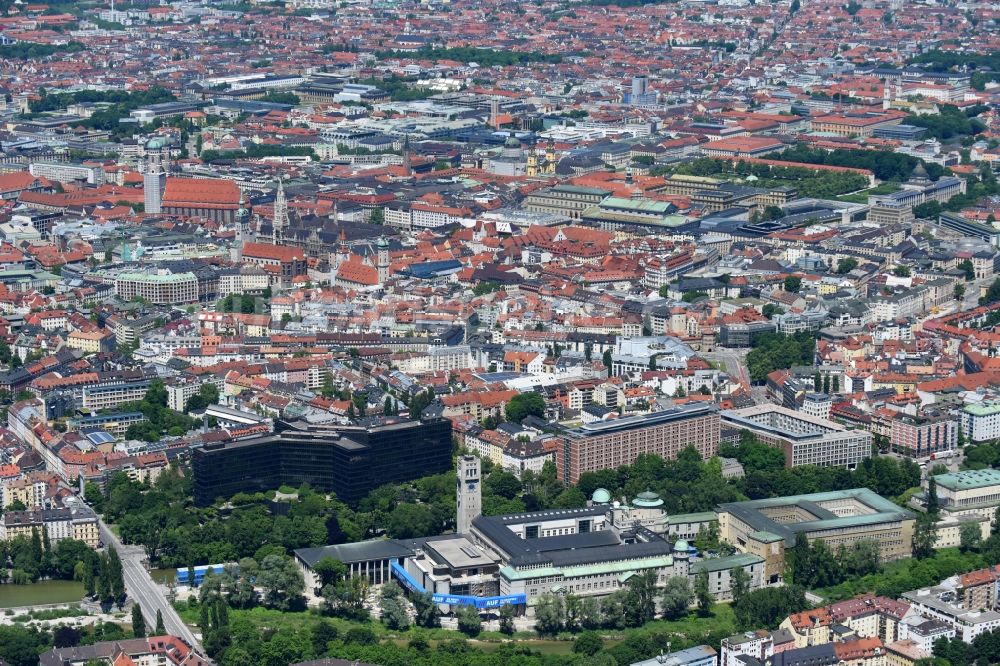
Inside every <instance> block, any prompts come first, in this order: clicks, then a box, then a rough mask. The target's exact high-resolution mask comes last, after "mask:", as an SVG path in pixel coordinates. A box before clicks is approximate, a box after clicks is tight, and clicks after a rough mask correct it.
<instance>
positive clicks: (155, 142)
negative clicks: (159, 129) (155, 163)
mask: <svg viewBox="0 0 1000 666" xmlns="http://www.w3.org/2000/svg"><path fill="white" fill-rule="evenodd" d="M165 145H167V140H166V139H164V138H163V137H159V136H155V137H153V138H152V139H150V140H149V141H147V142H146V150H160V149H161V148H163V147H164V146H165Z"/></svg>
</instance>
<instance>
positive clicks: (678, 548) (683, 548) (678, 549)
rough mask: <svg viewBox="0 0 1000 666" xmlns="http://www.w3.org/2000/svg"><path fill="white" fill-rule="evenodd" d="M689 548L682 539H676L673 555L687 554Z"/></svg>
mask: <svg viewBox="0 0 1000 666" xmlns="http://www.w3.org/2000/svg"><path fill="white" fill-rule="evenodd" d="M688 549H689V546H688V542H687V541H685V540H684V539H678V540H677V541H675V542H674V552H675V553H686V552H688Z"/></svg>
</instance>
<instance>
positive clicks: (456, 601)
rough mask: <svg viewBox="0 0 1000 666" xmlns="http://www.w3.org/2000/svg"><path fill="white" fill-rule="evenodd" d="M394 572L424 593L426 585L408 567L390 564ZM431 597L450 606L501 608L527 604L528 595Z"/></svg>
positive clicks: (403, 583)
mask: <svg viewBox="0 0 1000 666" xmlns="http://www.w3.org/2000/svg"><path fill="white" fill-rule="evenodd" d="M389 566H390V568H391V569H392V573H393V574H394V575H395V576H396V578H397V580H399V582H400V584H401V585H402V586H403V587H405V588H406V589H408V590H410V591H411V592H417V593H423V592H424V591H425V590H424V587H423V585H421V584H420V583H418V582H417V580H416V579H415V578H414V577H413V576H411V575H410V572H408V571H407V570H406V569H404V568H403V567H402V565H400V564H399V563H398V562H392V563H391V564H390V565H389ZM431 598H432V599H433V600H434V603H436V604H446V605H448V606H475V607H476V608H500V607H501V606H517V605H519V604H527V603H528V597H527V595H525V594H508V595H505V596H501V597H470V596H467V595H464V594H433V595H431Z"/></svg>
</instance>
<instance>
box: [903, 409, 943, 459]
mask: <svg viewBox="0 0 1000 666" xmlns="http://www.w3.org/2000/svg"><path fill="white" fill-rule="evenodd" d="M890 425H891V426H892V432H891V434H890V435H889V441H890V446H891V448H892V452H893V453H898V454H900V455H904V456H907V457H909V458H927V457H929V456H930V455H931V454H932V453H938V452H941V451H954V450H955V449H957V448H958V421H957V420H956V419H954V418H952V417H951V416H948V415H945V414H936V415H933V416H932V415H925V416H920V415H917V416H911V415H910V414H904V413H902V412H900V413H897V414H896V415H894V416H893V417H892V419H891V420H890Z"/></svg>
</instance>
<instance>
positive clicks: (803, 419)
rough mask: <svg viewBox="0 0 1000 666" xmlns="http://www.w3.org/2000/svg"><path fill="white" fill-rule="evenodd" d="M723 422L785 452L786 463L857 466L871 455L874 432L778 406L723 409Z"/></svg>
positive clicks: (849, 467) (791, 464)
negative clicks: (854, 428) (746, 431)
mask: <svg viewBox="0 0 1000 666" xmlns="http://www.w3.org/2000/svg"><path fill="white" fill-rule="evenodd" d="M722 422H723V423H724V424H725V425H727V426H729V427H732V428H736V429H739V430H749V431H750V432H752V433H753V434H754V435H756V437H757V439H759V440H760V441H762V442H764V443H765V444H769V445H771V446H774V447H778V448H781V449H782V450H783V451H784V452H785V466H786V467H798V466H800V465H818V466H820V467H846V468H847V469H855V468H856V467H857V466H858V464H859V463H860V462H861V461H862V460H864V459H865V458H867V457H869V456H870V455H871V451H872V440H873V437H872V434H871V433H870V432H867V431H865V430H851V429H848V428H845V427H844V426H842V425H840V424H839V423H834V422H833V421H828V420H827V419H823V418H819V417H816V416H810V415H809V414H807V413H805V412H803V411H795V410H791V409H788V408H787V407H779V406H778V405H755V406H753V407H746V408H744V409H732V410H727V411H724V412H722Z"/></svg>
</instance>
